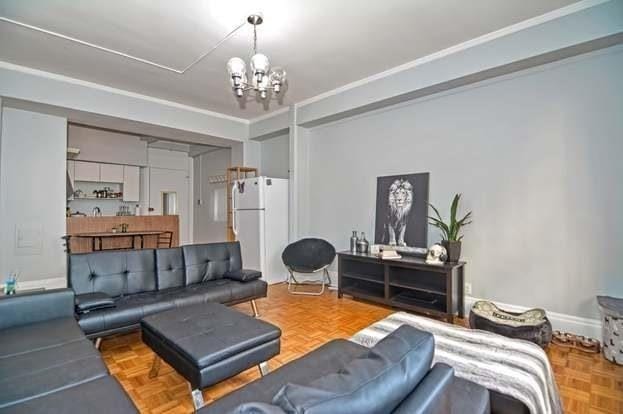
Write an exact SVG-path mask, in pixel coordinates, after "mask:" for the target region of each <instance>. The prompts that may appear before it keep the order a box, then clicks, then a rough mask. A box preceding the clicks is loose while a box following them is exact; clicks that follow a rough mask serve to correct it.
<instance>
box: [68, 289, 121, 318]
mask: <svg viewBox="0 0 623 414" xmlns="http://www.w3.org/2000/svg"><path fill="white" fill-rule="evenodd" d="M114 307H115V300H114V299H113V298H111V297H110V296H108V295H107V294H105V293H103V292H93V293H83V294H82V295H76V313H89V312H91V311H94V310H99V309H108V308H114Z"/></svg>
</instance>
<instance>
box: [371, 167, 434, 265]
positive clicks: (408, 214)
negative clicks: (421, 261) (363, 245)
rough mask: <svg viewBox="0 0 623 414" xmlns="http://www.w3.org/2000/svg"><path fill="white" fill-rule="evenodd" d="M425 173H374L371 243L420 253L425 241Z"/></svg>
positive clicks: (426, 223)
mask: <svg viewBox="0 0 623 414" xmlns="http://www.w3.org/2000/svg"><path fill="white" fill-rule="evenodd" d="M428 179H429V173H417V174H402V175H391V176H387V177H378V178H377V182H376V226H375V232H374V243H375V244H380V245H386V246H387V245H388V246H395V248H396V250H398V251H402V252H412V253H422V251H423V252H425V251H426V246H427V245H428Z"/></svg>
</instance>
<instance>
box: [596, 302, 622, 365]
mask: <svg viewBox="0 0 623 414" xmlns="http://www.w3.org/2000/svg"><path fill="white" fill-rule="evenodd" d="M597 303H599V309H600V310H601V316H602V322H603V325H602V334H603V346H602V351H603V354H604V358H606V359H607V360H608V361H610V362H614V363H615V364H619V365H623V299H619V298H613V297H610V296H597Z"/></svg>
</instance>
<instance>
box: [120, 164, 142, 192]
mask: <svg viewBox="0 0 623 414" xmlns="http://www.w3.org/2000/svg"><path fill="white" fill-rule="evenodd" d="M140 198H141V191H140V168H139V167H133V166H130V165H124V166H123V201H139V200H140Z"/></svg>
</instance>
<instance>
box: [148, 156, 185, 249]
mask: <svg viewBox="0 0 623 414" xmlns="http://www.w3.org/2000/svg"><path fill="white" fill-rule="evenodd" d="M189 186H190V177H189V176H188V172H186V171H182V170H169V169H166V168H154V167H151V168H149V207H150V215H162V214H164V213H166V211H163V207H165V208H168V210H169V212H171V213H177V215H178V216H179V220H180V244H190V243H191V242H192V241H191V240H190V235H191V233H190V222H191V220H190V188H189ZM171 203H173V204H174V205H171Z"/></svg>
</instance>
